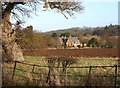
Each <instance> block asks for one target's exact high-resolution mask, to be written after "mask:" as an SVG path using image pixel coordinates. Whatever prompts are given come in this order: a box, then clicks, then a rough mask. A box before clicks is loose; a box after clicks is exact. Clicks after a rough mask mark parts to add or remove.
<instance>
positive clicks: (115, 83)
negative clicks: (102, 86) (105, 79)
mask: <svg viewBox="0 0 120 88" xmlns="http://www.w3.org/2000/svg"><path fill="white" fill-rule="evenodd" d="M116 81H117V65H115V83H114V86H115V87H116V84H117V82H116Z"/></svg>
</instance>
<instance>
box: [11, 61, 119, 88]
mask: <svg viewBox="0 0 120 88" xmlns="http://www.w3.org/2000/svg"><path fill="white" fill-rule="evenodd" d="M17 63H20V64H24V65H28V66H32V69H31V72H32V74H35V73H34V70H35V67H42V68H43V67H44V68H48V67H49V66H40V65H36V64H32V63H26V62H19V61H15V62H14V68H13V73H12V79H14V76H15V71H16V70H18V69H17V68H16V67H17ZM107 67H111V68H115V69H114V75H113V77H114V86H115V87H116V85H117V77H120V75H119V74H118V73H117V72H118V67H120V65H113V66H76V67H67V68H89V72H88V77H87V82H86V84H87V85H88V86H90V85H91V83H90V79H91V71H92V69H93V68H107ZM55 68H62V67H55ZM21 71H22V70H21ZM48 73H49V72H48ZM48 77H49V76H48ZM47 81H48V80H47Z"/></svg>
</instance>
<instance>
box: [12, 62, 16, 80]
mask: <svg viewBox="0 0 120 88" xmlns="http://www.w3.org/2000/svg"><path fill="white" fill-rule="evenodd" d="M16 65H17V61H15V64H14V69H13V75H12V79H13V78H14V75H15V69H16Z"/></svg>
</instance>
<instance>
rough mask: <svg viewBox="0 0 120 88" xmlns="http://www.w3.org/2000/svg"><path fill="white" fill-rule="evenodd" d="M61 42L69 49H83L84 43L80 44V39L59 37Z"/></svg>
mask: <svg viewBox="0 0 120 88" xmlns="http://www.w3.org/2000/svg"><path fill="white" fill-rule="evenodd" d="M59 41H60V44H61V45H63V46H64V45H65V46H67V47H74V48H78V47H82V43H80V41H79V39H78V37H72V36H71V35H70V36H69V37H66V36H61V37H59Z"/></svg>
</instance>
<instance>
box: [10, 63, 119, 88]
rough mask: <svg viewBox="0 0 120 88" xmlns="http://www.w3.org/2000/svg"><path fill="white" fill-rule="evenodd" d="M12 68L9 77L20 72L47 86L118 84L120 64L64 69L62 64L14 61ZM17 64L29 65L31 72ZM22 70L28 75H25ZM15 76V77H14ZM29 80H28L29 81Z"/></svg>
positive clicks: (13, 78) (115, 85) (12, 77)
mask: <svg viewBox="0 0 120 88" xmlns="http://www.w3.org/2000/svg"><path fill="white" fill-rule="evenodd" d="M13 64H14V66H13V68H11V69H12V75H11V79H12V80H15V79H17V77H19V76H20V75H18V74H17V71H20V72H22V74H23V76H21V77H23V78H24V79H26V78H27V79H29V80H31V81H32V82H35V83H36V85H38V83H39V85H47V86H53V85H57V86H114V87H117V86H120V85H119V82H120V71H119V69H120V66H119V65H114V66H74V67H72V66H68V67H67V68H66V69H65V68H64V67H62V66H60V67H59V66H54V67H52V68H51V67H50V66H49V65H48V66H40V65H36V64H32V63H26V62H19V61H15V62H14V63H13ZM18 64H21V65H25V67H26V66H28V67H31V68H30V70H31V72H30V73H29V74H28V71H26V70H23V69H21V68H19V67H17V66H19V65H18ZM24 72H26V73H27V74H28V75H27V76H25V75H24ZM16 76H17V77H16ZM29 82H30V81H29Z"/></svg>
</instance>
